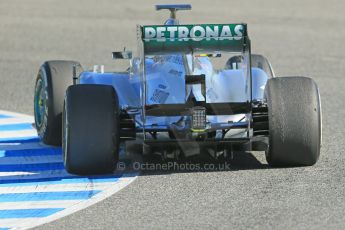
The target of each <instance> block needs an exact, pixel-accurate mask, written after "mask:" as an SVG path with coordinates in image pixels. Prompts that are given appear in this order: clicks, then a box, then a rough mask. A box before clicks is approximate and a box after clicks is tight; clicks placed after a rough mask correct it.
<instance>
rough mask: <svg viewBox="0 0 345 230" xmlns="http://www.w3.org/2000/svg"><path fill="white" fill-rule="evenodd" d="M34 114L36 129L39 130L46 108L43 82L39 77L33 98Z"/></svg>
mask: <svg viewBox="0 0 345 230" xmlns="http://www.w3.org/2000/svg"><path fill="white" fill-rule="evenodd" d="M34 99H35V100H34V113H35V122H36V127H37V128H40V127H41V126H42V124H43V122H44V116H45V113H46V108H47V97H46V90H45V87H44V82H43V80H42V78H41V77H39V79H38V80H37V83H36V90H35V96H34Z"/></svg>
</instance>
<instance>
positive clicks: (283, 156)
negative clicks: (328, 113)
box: [265, 77, 322, 167]
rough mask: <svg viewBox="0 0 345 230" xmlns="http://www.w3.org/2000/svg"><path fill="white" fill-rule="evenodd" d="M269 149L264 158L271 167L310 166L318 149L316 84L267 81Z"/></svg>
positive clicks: (292, 79) (303, 80) (291, 79)
mask: <svg viewBox="0 0 345 230" xmlns="http://www.w3.org/2000/svg"><path fill="white" fill-rule="evenodd" d="M265 94H266V100H267V104H268V120H269V147H268V150H267V151H266V159H267V162H268V163H269V165H271V166H275V167H287V166H288V167H289V166H310V165H314V164H315V163H316V162H317V160H318V158H319V155H320V147H321V135H322V134H321V102H320V95H319V90H318V87H317V85H316V83H315V82H314V81H313V80H312V79H310V78H306V77H279V78H272V79H269V80H268V82H267V85H266V89H265Z"/></svg>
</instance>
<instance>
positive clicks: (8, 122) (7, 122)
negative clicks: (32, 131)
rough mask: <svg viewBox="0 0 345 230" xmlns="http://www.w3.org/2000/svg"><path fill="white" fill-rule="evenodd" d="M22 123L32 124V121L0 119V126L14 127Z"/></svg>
mask: <svg viewBox="0 0 345 230" xmlns="http://www.w3.org/2000/svg"><path fill="white" fill-rule="evenodd" d="M23 123H34V119H32V117H23V118H3V119H0V125H15V124H23Z"/></svg>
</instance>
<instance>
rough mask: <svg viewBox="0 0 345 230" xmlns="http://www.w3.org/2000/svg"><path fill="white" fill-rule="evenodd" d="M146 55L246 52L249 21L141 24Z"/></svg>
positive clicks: (141, 35) (140, 31) (140, 29)
mask: <svg viewBox="0 0 345 230" xmlns="http://www.w3.org/2000/svg"><path fill="white" fill-rule="evenodd" d="M139 33H140V38H141V39H142V42H143V46H144V52H145V54H160V53H171V52H192V51H193V52H195V51H198V50H200V51H202V50H207V51H233V52H244V51H245V50H246V49H247V48H248V47H249V38H248V35H247V25H246V24H199V25H151V26H140V27H139Z"/></svg>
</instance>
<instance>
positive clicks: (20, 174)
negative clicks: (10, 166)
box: [0, 166, 36, 179]
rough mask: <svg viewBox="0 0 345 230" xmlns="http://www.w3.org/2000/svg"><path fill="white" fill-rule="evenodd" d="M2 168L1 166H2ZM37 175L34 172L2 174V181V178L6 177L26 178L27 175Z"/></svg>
mask: <svg viewBox="0 0 345 230" xmlns="http://www.w3.org/2000/svg"><path fill="white" fill-rule="evenodd" d="M0 167H1V166H0ZM34 174H36V173H32V172H20V171H18V172H0V179H1V177H5V176H25V175H34Z"/></svg>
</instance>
